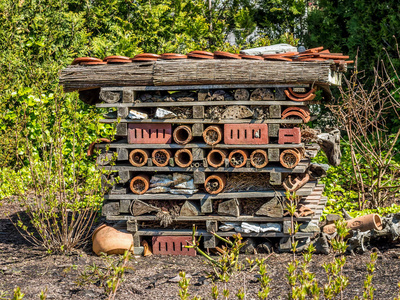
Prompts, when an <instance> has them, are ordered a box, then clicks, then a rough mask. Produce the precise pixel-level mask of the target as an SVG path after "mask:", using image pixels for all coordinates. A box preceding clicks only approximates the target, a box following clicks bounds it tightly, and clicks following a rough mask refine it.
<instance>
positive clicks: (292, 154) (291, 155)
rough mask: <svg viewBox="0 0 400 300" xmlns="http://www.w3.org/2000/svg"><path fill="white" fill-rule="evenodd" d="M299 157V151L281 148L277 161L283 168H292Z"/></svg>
mask: <svg viewBox="0 0 400 300" xmlns="http://www.w3.org/2000/svg"><path fill="white" fill-rule="evenodd" d="M300 159H301V154H300V151H299V150H297V149H286V150H283V151H282V153H281V155H280V157H279V161H280V163H281V165H282V166H283V167H284V168H287V169H293V168H294V167H296V166H297V165H298V164H299V162H300Z"/></svg>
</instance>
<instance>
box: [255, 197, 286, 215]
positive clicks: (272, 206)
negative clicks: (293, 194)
mask: <svg viewBox="0 0 400 300" xmlns="http://www.w3.org/2000/svg"><path fill="white" fill-rule="evenodd" d="M256 215H257V216H267V217H271V218H281V217H283V207H282V203H281V201H280V198H279V197H278V196H275V197H274V198H272V199H271V200H270V201H268V202H266V203H264V204H263V205H262V206H261V207H260V208H259V210H258V211H257V212H256Z"/></svg>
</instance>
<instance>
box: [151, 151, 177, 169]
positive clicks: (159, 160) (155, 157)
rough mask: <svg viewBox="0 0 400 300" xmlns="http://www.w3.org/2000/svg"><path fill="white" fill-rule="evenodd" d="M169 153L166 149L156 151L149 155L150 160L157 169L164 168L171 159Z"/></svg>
mask: <svg viewBox="0 0 400 300" xmlns="http://www.w3.org/2000/svg"><path fill="white" fill-rule="evenodd" d="M171 155H172V154H171V151H169V150H167V149H156V150H154V151H153V153H152V154H151V160H152V161H153V164H155V165H156V166H157V167H165V166H167V165H168V163H169V159H170V158H171Z"/></svg>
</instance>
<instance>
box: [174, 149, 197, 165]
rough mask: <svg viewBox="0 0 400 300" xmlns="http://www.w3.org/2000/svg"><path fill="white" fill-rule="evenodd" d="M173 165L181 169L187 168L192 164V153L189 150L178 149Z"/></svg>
mask: <svg viewBox="0 0 400 300" xmlns="http://www.w3.org/2000/svg"><path fill="white" fill-rule="evenodd" d="M175 163H176V164H177V165H178V166H179V167H181V168H188V167H190V165H191V164H192V163H193V155H192V151H190V150H189V149H179V150H178V151H176V153H175Z"/></svg>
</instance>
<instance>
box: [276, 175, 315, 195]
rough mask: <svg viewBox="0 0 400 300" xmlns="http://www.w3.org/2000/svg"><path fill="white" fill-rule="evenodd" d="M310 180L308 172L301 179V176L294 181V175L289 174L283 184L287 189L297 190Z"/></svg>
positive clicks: (290, 190)
mask: <svg viewBox="0 0 400 300" xmlns="http://www.w3.org/2000/svg"><path fill="white" fill-rule="evenodd" d="M309 180H310V175H308V174H307V173H306V174H304V176H303V177H302V178H301V179H299V177H296V178H295V179H294V180H293V181H292V175H288V177H287V178H286V180H285V181H284V182H283V183H282V185H283V187H284V188H285V190H286V191H289V192H295V191H297V190H298V189H300V188H302V187H303V186H304V185H305V184H306V183H307V182H308V181H309Z"/></svg>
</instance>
